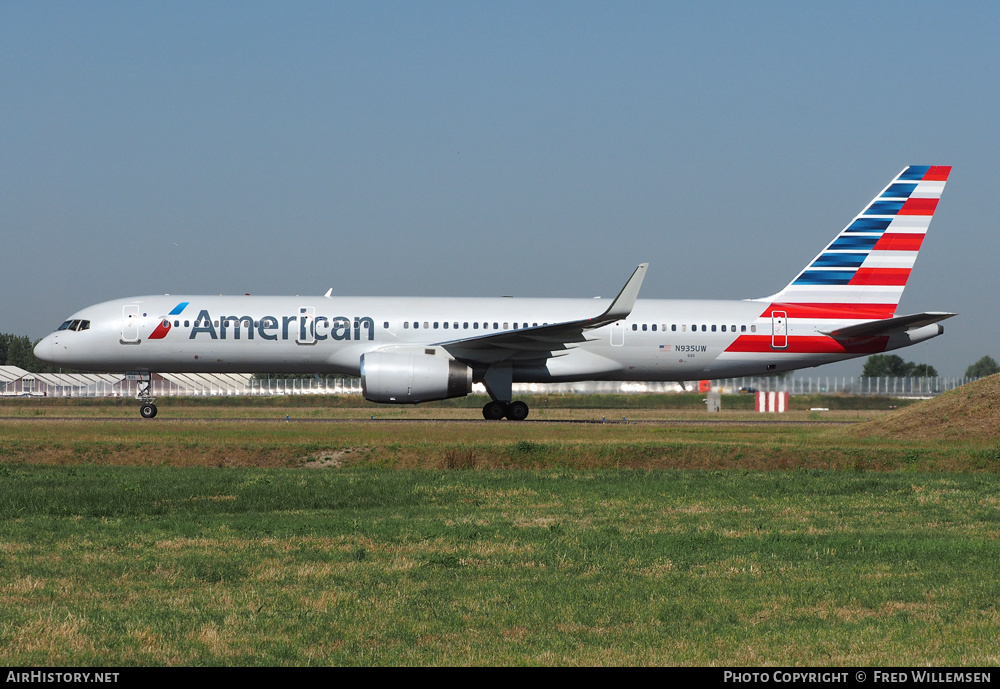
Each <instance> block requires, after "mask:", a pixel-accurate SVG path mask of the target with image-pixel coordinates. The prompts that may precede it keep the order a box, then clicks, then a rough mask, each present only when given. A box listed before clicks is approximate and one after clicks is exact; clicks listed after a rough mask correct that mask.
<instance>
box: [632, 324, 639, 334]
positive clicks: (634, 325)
mask: <svg viewBox="0 0 1000 689" xmlns="http://www.w3.org/2000/svg"><path fill="white" fill-rule="evenodd" d="M638 329H639V326H638V325H636V324H635V323H633V324H632V332H635V331H636V330H638Z"/></svg>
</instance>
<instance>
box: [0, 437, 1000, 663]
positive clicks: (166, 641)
mask: <svg viewBox="0 0 1000 689" xmlns="http://www.w3.org/2000/svg"><path fill="white" fill-rule="evenodd" d="M532 442H534V441H532ZM508 451H509V452H516V453H521V454H525V455H533V454H536V453H539V452H544V451H545V448H538V447H536V446H532V445H521V446H518V445H514V446H511V447H509V448H508ZM3 466H4V467H5V471H4V472H2V473H0V491H2V495H3V500H2V501H0V517H2V521H0V595H2V596H3V600H4V606H2V608H0V658H2V659H3V661H4V662H5V663H7V664H8V665H42V664H66V665H83V664H93V665H128V664H143V665H150V664H168V665H170V664H184V665H188V664H250V665H278V664H298V665H304V664H345V665H346V664H361V665H371V664H522V663H526V664H535V663H537V664H587V665H594V664H684V663H689V664H707V663H712V662H717V663H725V664H730V665H735V664H755V665H756V664H769V663H773V664H781V665H806V664H822V665H837V664H846V665H911V664H912V665H916V664H937V665H945V664H947V665H962V664H978V665H985V664H994V663H996V662H997V661H998V660H1000V641H998V639H1000V633H998V632H1000V615H998V612H997V608H996V601H997V600H998V594H1000V583H998V582H997V580H996V577H995V576H994V575H995V563H996V562H997V561H1000V539H998V535H1000V502H998V500H997V499H996V495H998V494H1000V492H998V489H1000V476H998V475H996V474H935V473H927V472H915V471H910V472H895V473H870V472H853V471H847V472H831V471H814V470H799V471H783V472H780V471H772V472H747V471H742V470H730V471H673V470H662V471H643V470H621V469H618V470H615V469H589V468H571V467H547V468H544V469H541V470H534V471H526V470H517V469H512V470H508V471H481V470H477V469H467V470H461V471H455V470H442V471H438V470H394V471H384V470H378V469H374V468H371V467H367V468H358V467H354V468H351V467H342V468H340V469H329V470H325V471H305V470H302V469H253V468H248V469H238V470H231V469H218V468H200V467H190V468H171V467H120V466H108V465H105V466H96V465H75V466H44V465H32V464H13V465H11V464H6V465H3Z"/></svg>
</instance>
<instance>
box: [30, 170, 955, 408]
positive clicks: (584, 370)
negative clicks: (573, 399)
mask: <svg viewBox="0 0 1000 689" xmlns="http://www.w3.org/2000/svg"><path fill="white" fill-rule="evenodd" d="M950 172H951V167H950V166H928V165H919V166H918V165H914V166H909V167H907V168H905V169H904V170H903V171H902V172H900V173H899V174H898V175H896V177H895V178H894V179H893V180H892V182H890V183H889V185H888V186H886V187H885V189H883V190H882V191H881V192H880V193H879V194H878V195H876V196H875V198H874V199H872V201H871V202H870V203H869V204H868V205H867V206H865V207H864V208H863V209H862V211H861V212H860V213H859V214H858V215H857V216H855V217H854V219H852V220H851V222H849V223H848V224H847V226H846V227H845V228H844V229H843V230H842V231H841V232H840V233H838V234H837V235H836V236H835V237H834V238H833V241H831V242H830V243H829V244H827V245H826V247H825V248H824V249H823V250H822V251H821V252H820V253H819V254H818V255H817V256H816V257H815V258H814V259H813V260H812V261H810V262H809V263H808V264H806V266H805V267H804V268H803V269H802V270H801V271H799V273H798V274H797V275H795V277H794V278H792V280H791V282H789V283H788V284H787V285H786V286H785V287H784V288H783V289H781V290H780V291H779V292H777V293H775V294H773V295H771V296H769V297H762V298H755V299H743V300H733V301H722V300H669V299H642V300H640V299H637V297H638V294H639V288H640V286H641V285H642V281H643V277H644V276H645V274H646V269H647V267H648V264H647V263H642V264H641V265H639V266H638V267H637V268H636V269H635V271H634V272H633V273H632V275H631V277H630V278H629V279H628V281H627V282H626V283H625V286H624V287H623V288H622V289H621V291H620V292H619V293H618V296H616V297H615V298H614V299H613V300H611V301H610V303H608V302H607V300H594V299H543V298H510V297H502V298H465V297H459V298H425V297H335V296H333V294H332V290H330V291H328V292H327V293H326V294H325V295H323V296H317V297H283V296H249V295H247V296H171V295H162V296H141V297H130V298H128V299H118V300H114V301H108V302H104V303H101V304H97V305H95V306H89V307H87V308H85V309H83V310H81V311H79V312H77V313H75V314H73V315H72V316H70V317H69V318H68V319H67V320H66V321H65V322H63V323H62V325H60V326H59V329H58V330H56V331H55V332H53V333H51V334H49V335H47V336H46V337H45V338H43V339H42V340H41V341H40V342H39V343H38V345H37V346H36V347H35V356H37V357H38V358H39V359H41V360H42V361H45V362H48V363H51V364H56V365H59V366H63V367H68V368H75V369H81V370H90V371H119V372H120V371H125V372H127V375H128V377H130V378H133V379H136V380H140V381H142V383H141V384H140V386H139V394H138V395H137V398H138V400H139V401H140V402H141V406H140V415H141V416H142V417H144V418H153V417H154V416H156V412H157V409H156V406H155V405H154V404H153V401H154V400H153V398H152V397H151V396H150V394H149V390H150V383H149V380H150V374H151V373H152V372H160V373H170V372H173V373H223V372H226V373H228V372H240V373H254V372H267V373H323V374H327V373H330V374H346V375H352V376H359V377H360V378H361V386H362V390H363V394H364V397H365V399H367V400H370V401H372V402H381V403H386V404H416V403H419V402H428V401H432V400H442V399H448V398H453V397H463V396H465V395H468V394H469V393H470V392H471V391H472V386H473V383H477V382H481V383H483V384H484V386H485V388H486V391H487V392H488V393H489V396H490V401H489V402H488V403H487V404H486V405H485V406H484V407H483V417H484V418H486V419H489V420H500V419H503V418H507V419H509V420H512V421H520V420H523V419H525V418H527V416H528V413H529V409H528V405H527V404H525V403H524V402H523V401H520V400H513V399H512V397H513V395H512V385H513V383H517V382H532V383H535V382H537V383H549V382H574V381H591V380H604V381H609V380H610V381H681V382H682V381H688V380H699V379H720V378H734V377H740V376H758V375H767V374H771V373H780V372H783V371H791V370H795V369H800V368H807V367H813V366H819V365H821V364H826V363H831V362H835V361H842V360H845V359H850V358H854V357H860V356H867V355H870V354H877V353H881V352H887V351H891V350H894V349H899V348H901V347H907V346H909V345H912V344H916V343H918V342H923V341H924V340H928V339H930V338H932V337H936V336H938V335H941V334H942V333H943V332H944V328H943V326H942V325H940V321H943V320H945V319H947V318H951V317H952V316H954V315H956V314H954V313H948V312H939V311H928V312H923V313H916V314H910V315H902V316H897V315H896V307H897V305H898V304H899V299H900V297H901V296H902V293H903V288H904V287H905V286H906V282H907V280H908V279H909V276H910V272H911V269H912V268H913V265H914V262H915V260H916V257H917V253H918V252H919V250H920V247H921V245H922V243H923V239H924V235H925V234H926V232H927V228H928V226H929V225H930V221H931V218H932V217H933V215H934V211H935V210H936V208H937V204H938V200H939V199H940V197H941V193H942V191H943V190H944V186H945V183H946V182H947V179H948V175H949V174H950Z"/></svg>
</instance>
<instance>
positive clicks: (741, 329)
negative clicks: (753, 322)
mask: <svg viewBox="0 0 1000 689" xmlns="http://www.w3.org/2000/svg"><path fill="white" fill-rule="evenodd" d="M746 331H747V327H746V326H745V325H741V326H740V332H741V333H745V332H746Z"/></svg>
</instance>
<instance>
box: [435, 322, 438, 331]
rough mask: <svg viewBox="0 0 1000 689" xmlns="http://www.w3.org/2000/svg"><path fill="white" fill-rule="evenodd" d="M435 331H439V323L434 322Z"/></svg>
mask: <svg viewBox="0 0 1000 689" xmlns="http://www.w3.org/2000/svg"><path fill="white" fill-rule="evenodd" d="M434 329H435V330H437V329H438V322H437V321H434Z"/></svg>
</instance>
